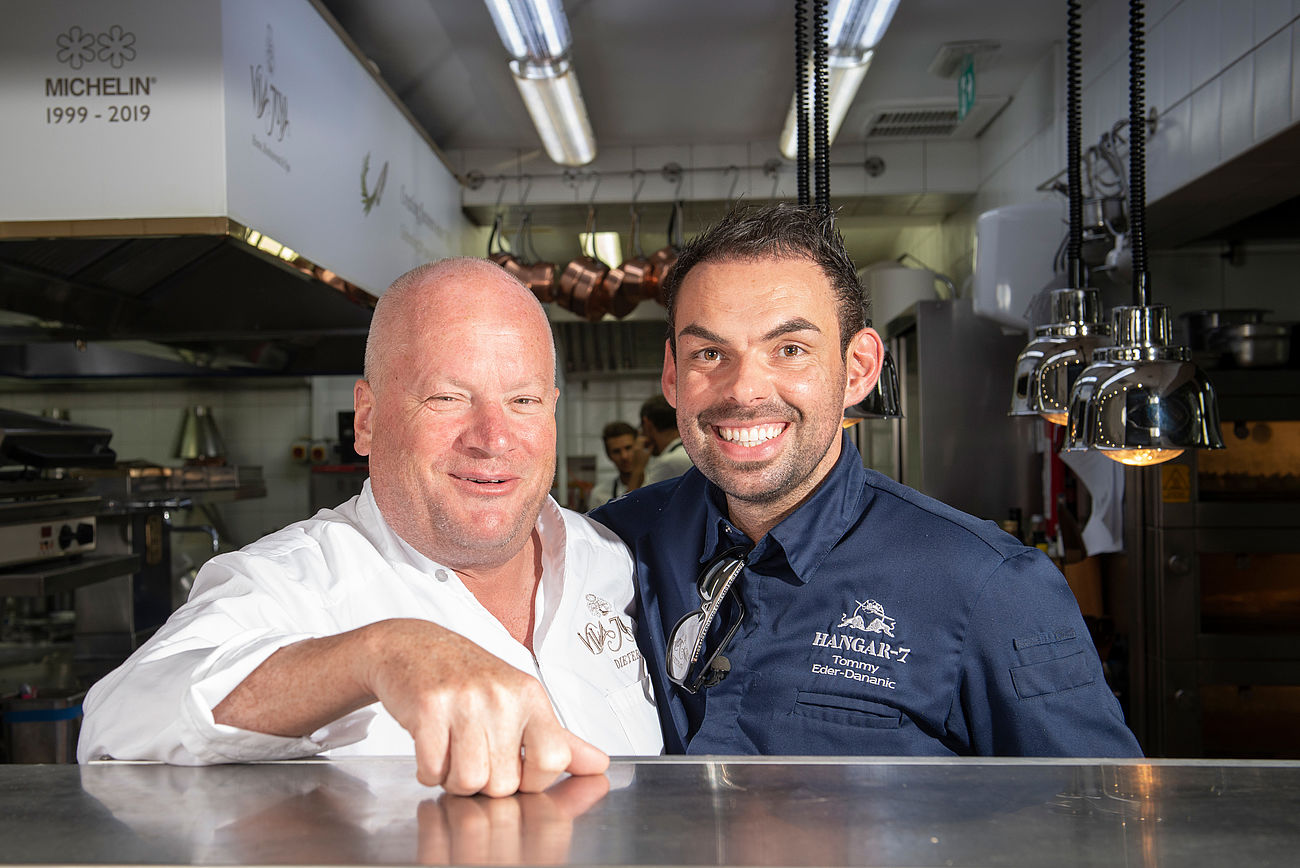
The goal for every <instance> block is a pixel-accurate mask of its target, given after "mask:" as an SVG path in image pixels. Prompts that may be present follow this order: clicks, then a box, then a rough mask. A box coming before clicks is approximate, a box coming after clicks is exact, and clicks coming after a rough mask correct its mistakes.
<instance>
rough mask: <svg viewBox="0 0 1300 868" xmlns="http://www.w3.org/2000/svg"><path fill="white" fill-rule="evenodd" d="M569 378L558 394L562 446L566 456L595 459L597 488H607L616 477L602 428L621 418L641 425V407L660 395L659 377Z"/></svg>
mask: <svg viewBox="0 0 1300 868" xmlns="http://www.w3.org/2000/svg"><path fill="white" fill-rule="evenodd" d="M572 377H573V375H570V379H569V380H568V382H567V383H566V384H565V388H564V389H563V390H562V391H561V393H560V404H561V406H560V408H559V411H558V412H560V413H561V414H563V415H564V418H565V420H566V422H567V425H566V426H565V435H564V443H563V444H562V448H564V449H566V450H567V452H566V453H565V454H567V455H594V456H596V485H597V487H598V488H599V487H601V486H603V487H605V488H608V487H609V484H610V483H611V482H612V481H613V479H614V477H615V476H616V475H617V471H616V470H615V469H614V465H613V464H611V463H610V461H609V459H608V458H606V457H605V443H604V441H603V440H601V437H600V432H601V429H603V428H604V427H605V425H606V424H607V423H609V422H613V421H614V420H616V419H621V420H623V421H624V422H627V423H628V424H629V425H631V426H632V427H634V428H636V427H638V426H639V425H640V424H641V404H642V403H644V402H645V400H646V399H647V398H650V397H652V396H654V395H658V394H661V389H660V386H659V377H658V375H657V374H655V375H644V374H638V375H636V376H631V375H629V376H623V377H618V378H603V379H592V380H587V381H583V380H578V379H573V378H572Z"/></svg>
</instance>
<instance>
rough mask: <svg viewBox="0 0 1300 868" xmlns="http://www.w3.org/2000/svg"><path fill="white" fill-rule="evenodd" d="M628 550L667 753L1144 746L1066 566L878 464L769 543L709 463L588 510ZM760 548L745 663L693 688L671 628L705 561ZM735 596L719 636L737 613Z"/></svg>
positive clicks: (1129, 750)
mask: <svg viewBox="0 0 1300 868" xmlns="http://www.w3.org/2000/svg"><path fill="white" fill-rule="evenodd" d="M592 517H593V518H594V519H596V520H597V521H600V522H601V523H603V524H605V525H607V526H609V527H610V528H611V529H612V530H614V531H615V532H616V533H617V534H619V536H621V537H622V538H623V540H624V541H625V542H626V543H627V544H628V546H629V547H630V548H631V549H632V553H633V557H634V559H635V561H636V570H637V585H638V591H639V594H640V601H639V606H640V608H639V611H638V617H637V641H638V644H639V645H640V647H641V651H642V653H643V654H644V655H645V656H646V659H647V663H648V666H649V668H650V673H651V677H652V678H653V679H654V686H655V690H656V692H657V697H658V702H659V717H660V723H661V725H662V727H663V730H664V745H665V750H666V751H667V752H668V753H692V754H785V755H816V754H822V755H879V756H885V755H888V756H951V755H959V756H970V755H974V756H1075V757H1122V756H1140V755H1141V749H1140V748H1139V747H1138V744H1137V740H1136V739H1135V738H1134V737H1133V734H1132V732H1131V731H1130V730H1129V729H1128V727H1127V726H1126V725H1125V723H1124V718H1123V714H1122V712H1121V710H1120V707H1119V703H1118V702H1117V701H1116V700H1115V697H1114V695H1113V694H1112V693H1111V692H1110V689H1109V688H1108V687H1107V685H1106V682H1105V679H1104V677H1103V675H1102V669H1101V663H1100V661H1099V659H1098V657H1097V652H1096V650H1095V648H1094V646H1093V644H1092V640H1091V638H1090V637H1089V634H1088V630H1087V627H1086V626H1085V625H1084V623H1083V618H1082V617H1081V616H1080V614H1079V607H1078V605H1077V603H1076V602H1075V599H1074V595H1073V594H1072V593H1071V592H1070V589H1069V586H1068V585H1067V584H1066V583H1065V579H1064V577H1062V575H1061V573H1060V572H1059V571H1058V570H1057V569H1056V567H1055V566H1054V565H1053V564H1052V562H1051V561H1050V560H1049V559H1048V558H1047V557H1046V556H1045V555H1044V554H1043V553H1042V552H1041V551H1039V550H1038V549H1036V548H1030V547H1026V546H1024V545H1022V544H1021V543H1020V542H1019V541H1018V540H1016V539H1014V538H1012V537H1011V536H1009V535H1007V534H1005V533H1003V532H1002V531H1001V530H1000V529H999V528H998V527H997V526H996V525H994V524H993V523H992V522H989V521H981V520H980V519H977V518H974V517H973V516H970V515H967V514H965V513H963V512H960V511H959V510H956V509H953V508H952V507H949V506H946V505H945V504H942V503H940V502H939V501H937V500H934V499H932V498H929V497H926V496H925V495H923V494H921V493H919V492H917V491H915V490H913V489H911V488H908V487H907V486H905V485H900V484H898V483H896V482H894V481H893V480H891V479H889V478H888V477H886V476H883V475H882V474H879V473H876V472H874V471H871V470H867V469H865V468H864V467H863V466H862V464H861V458H860V456H859V455H858V452H857V450H856V449H855V448H854V447H853V444H852V443H851V442H850V441H849V440H848V438H847V437H845V438H844V440H843V443H842V454H841V456H840V459H839V462H838V463H837V464H836V465H835V468H834V470H833V471H832V472H831V474H830V475H829V476H828V477H827V478H826V480H825V481H823V483H822V485H821V486H820V487H819V488H818V489H817V491H816V492H814V493H813V495H812V496H811V497H810V498H809V499H808V500H807V501H805V502H804V503H803V505H801V506H800V507H799V508H798V509H797V510H796V511H795V512H794V513H793V514H791V515H790V516H788V517H787V518H786V519H785V520H784V521H782V522H781V523H780V524H778V525H777V526H776V527H774V528H773V529H772V530H771V531H770V532H769V533H768V534H767V535H766V536H765V537H763V539H761V540H759V542H758V544H757V545H755V544H754V543H753V542H752V541H751V540H749V538H748V537H746V536H745V535H744V533H742V532H741V531H740V530H739V529H737V528H735V527H733V526H732V525H731V523H730V521H729V520H728V519H727V517H726V503H725V497H724V495H723V494H722V492H721V491H720V490H719V489H718V488H717V487H716V486H715V485H713V484H712V483H710V482H709V481H708V480H706V479H705V478H704V476H703V475H702V474H701V473H700V472H699V470H696V469H691V470H689V471H687V472H686V473H685V474H684V475H682V476H680V477H678V478H676V479H670V480H667V481H665V482H661V483H658V484H656V485H651V486H647V487H644V488H641V489H638V490H636V491H633V492H631V493H630V494H627V495H625V496H624V497H622V498H620V499H618V500H616V501H613V502H611V503H608V504H606V505H605V506H602V507H600V508H599V509H597V510H595V511H594V512H593V513H592ZM733 545H743V546H744V547H745V548H746V549H749V554H748V556H747V558H746V565H745V567H744V569H743V570H742V572H741V575H740V577H739V579H737V586H738V590H739V593H740V595H741V599H742V601H743V604H744V609H745V614H744V617H743V619H742V621H741V624H740V629H739V631H738V633H737V634H736V636H735V638H734V639H733V640H732V642H731V644H730V645H729V646H728V648H727V649H726V656H727V658H728V659H729V660H730V663H731V672H730V674H729V675H728V676H727V677H726V678H725V679H724V680H723V681H722V682H721V683H719V684H717V685H715V686H713V687H709V688H705V689H701V690H700V691H699V692H698V693H696V694H693V695H692V694H689V693H687V692H686V691H684V690H682V689H681V688H679V687H677V686H676V685H674V684H672V683H671V682H670V681H669V680H668V677H667V673H666V671H665V668H664V667H665V648H666V645H667V638H668V634H669V632H670V631H671V630H672V628H673V626H674V625H675V624H676V623H677V621H678V619H679V618H681V617H682V616H683V615H685V614H686V613H688V612H690V611H692V610H694V609H697V608H699V606H700V598H699V595H698V592H697V590H696V581H697V578H698V576H699V573H700V570H701V568H702V567H703V566H704V565H705V564H706V563H708V562H709V561H710V560H711V559H712V558H713V557H714V556H715V555H716V554H718V553H719V552H721V551H723V550H725V549H727V548H729V547H731V546H733ZM735 615H736V612H735V610H734V608H728V607H724V608H723V610H722V612H721V613H720V615H719V619H718V623H717V624H715V629H714V630H713V631H711V633H710V639H709V642H710V644H709V645H708V646H706V647H707V648H710V649H711V648H712V647H713V643H714V642H717V641H718V640H719V639H720V634H721V632H722V631H723V630H725V629H726V628H727V627H728V626H729V623H728V619H732V620H734V617H735Z"/></svg>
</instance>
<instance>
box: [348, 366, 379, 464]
mask: <svg viewBox="0 0 1300 868" xmlns="http://www.w3.org/2000/svg"><path fill="white" fill-rule="evenodd" d="M352 407H353V409H354V410H356V411H357V412H356V418H355V419H353V420H352V433H353V434H354V435H355V436H356V438H357V440H356V443H355V444H354V445H353V447H352V448H353V450H354V451H355V452H356V453H357V454H358V455H369V454H370V438H371V436H372V435H373V434H374V429H373V427H372V425H373V423H374V420H373V418H372V417H373V415H374V411H375V393H374V390H373V389H371V388H370V384H369V383H368V382H366V381H365V380H357V382H356V385H354V386H353V387H352Z"/></svg>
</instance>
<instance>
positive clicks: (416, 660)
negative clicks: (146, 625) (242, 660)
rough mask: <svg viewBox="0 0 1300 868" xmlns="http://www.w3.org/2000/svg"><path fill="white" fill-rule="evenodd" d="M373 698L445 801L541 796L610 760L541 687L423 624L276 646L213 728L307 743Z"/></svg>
mask: <svg viewBox="0 0 1300 868" xmlns="http://www.w3.org/2000/svg"><path fill="white" fill-rule="evenodd" d="M375 700H379V701H380V702H382V703H383V705H384V708H386V709H387V710H388V712H389V714H391V715H392V716H393V717H394V719H396V720H397V722H398V723H400V724H401V725H402V726H403V727H404V728H405V729H406V730H407V732H409V733H410V734H411V737H412V738H413V739H414V740H415V758H416V767H417V777H418V779H419V781H420V782H421V783H423V784H427V785H428V786H439V785H441V786H442V787H443V788H444V789H446V790H447V792H449V793H454V794H457V795H471V794H473V793H479V792H481V793H486V794H487V795H491V796H504V795H509V794H511V793H514V792H516V791H521V792H529V793H531V792H540V791H541V790H543V789H545V788H546V787H547V786H549V785H550V784H551V783H552V782H553V781H554V780H555V779H556V778H557V777H558V776H559V775H560V774H561V773H563V772H569V773H570V774H575V775H592V774H600V773H602V772H604V771H605V769H606V768H607V767H608V765H609V757H607V756H606V755H605V754H604V753H602V752H601V751H600V750H599V749H597V748H595V747H593V746H592V745H590V744H588V743H587V742H585V741H583V740H582V739H580V738H578V737H577V736H575V735H573V734H572V733H570V732H569V731H568V730H566V729H564V728H563V727H562V726H560V723H559V721H558V720H556V718H555V713H554V711H552V709H551V703H550V700H549V699H548V698H547V696H546V691H545V690H544V689H543V688H542V685H541V683H540V682H538V681H537V679H535V678H533V677H532V676H530V675H527V674H526V673H523V672H520V671H519V670H518V669H516V668H514V667H513V666H511V665H509V664H508V663H506V662H504V661H502V660H501V659H499V658H497V657H495V656H493V655H492V654H489V653H488V652H486V651H484V650H483V649H482V648H480V647H479V646H478V645H475V644H474V643H473V642H470V641H469V640H468V639H466V638H464V637H463V636H460V635H458V634H456V633H453V632H451V631H450V630H447V629H446V628H444V627H440V626H439V625H437V624H434V623H432V622H429V621H422V620H418V619H406V618H399V619H392V620H387V621H379V622H376V623H374V624H370V625H368V626H365V627H361V628H359V629H357V630H352V631H349V632H347V633H341V634H339V635H337V636H328V637H325V638H322V639H308V640H304V641H302V642H298V643H296V644H293V645H289V646H286V647H284V648H281V649H280V650H279V651H277V652H275V653H274V654H272V655H271V656H270V657H268V658H267V659H266V661H265V662H263V663H262V665H261V666H259V667H258V668H257V669H255V670H253V672H252V673H251V674H250V675H249V676H248V677H247V678H246V679H244V681H243V682H241V683H240V684H239V686H237V687H236V688H235V689H234V690H233V691H231V692H230V694H229V695H228V696H227V697H226V698H225V699H223V700H222V701H221V702H220V703H219V704H218V705H217V707H216V708H214V709H213V717H214V719H215V720H216V722H217V723H221V724H227V725H230V726H236V727H239V728H241V729H248V730H254V731H257V732H266V733H271V734H273V735H284V736H305V735H310V734H311V733H312V732H315V731H316V730H317V729H319V728H320V727H322V726H324V725H325V724H327V723H330V722H331V721H334V720H337V719H338V718H340V717H342V716H343V715H345V714H348V713H350V712H352V711H355V710H356V709H358V708H362V707H364V706H366V705H369V704H370V703H372V702H374V701H375Z"/></svg>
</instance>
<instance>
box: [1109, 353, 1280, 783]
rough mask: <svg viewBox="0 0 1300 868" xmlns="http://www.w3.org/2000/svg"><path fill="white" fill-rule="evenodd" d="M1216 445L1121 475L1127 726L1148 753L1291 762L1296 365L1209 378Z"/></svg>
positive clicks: (1222, 372)
mask: <svg viewBox="0 0 1300 868" xmlns="http://www.w3.org/2000/svg"><path fill="white" fill-rule="evenodd" d="M1213 379H1214V382H1215V385H1216V389H1217V390H1218V392H1219V396H1220V409H1221V416H1222V417H1223V418H1224V420H1225V421H1224V423H1223V432H1222V433H1223V439H1224V442H1225V443H1226V444H1227V448H1226V449H1225V450H1223V451H1221V452H1220V451H1213V452H1209V451H1206V452H1199V453H1198V452H1190V451H1189V452H1188V453H1185V454H1184V455H1182V456H1181V457H1179V458H1178V459H1176V460H1175V461H1173V462H1170V463H1167V464H1164V465H1161V466H1160V467H1158V468H1155V469H1153V470H1149V471H1131V472H1130V474H1129V480H1130V486H1131V487H1130V499H1129V517H1130V525H1131V532H1130V534H1129V535H1128V538H1129V539H1130V540H1132V541H1133V542H1134V543H1135V545H1134V546H1132V547H1131V548H1130V554H1131V557H1130V569H1131V571H1132V572H1131V579H1132V583H1131V584H1132V587H1133V589H1134V591H1135V594H1134V598H1133V605H1134V610H1135V611H1136V613H1137V614H1138V620H1139V625H1140V629H1139V630H1138V638H1139V641H1138V642H1136V643H1135V645H1134V653H1133V658H1132V664H1133V666H1132V669H1133V676H1134V678H1135V679H1136V681H1135V685H1134V687H1135V696H1136V697H1138V698H1139V699H1138V703H1137V704H1136V706H1135V708H1134V712H1135V715H1134V716H1135V721H1134V722H1135V724H1136V726H1135V728H1138V731H1139V735H1140V736H1142V737H1143V741H1144V745H1145V746H1146V748H1147V750H1148V752H1149V753H1151V754H1153V755H1160V756H1180V757H1181V756H1191V757H1199V756H1207V757H1256V758H1287V759H1298V758H1300V738H1297V735H1296V734H1297V733H1298V732H1300V406H1298V405H1300V371H1295V370H1277V371H1251V372H1247V371H1220V372H1216V373H1215V374H1214V375H1213Z"/></svg>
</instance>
